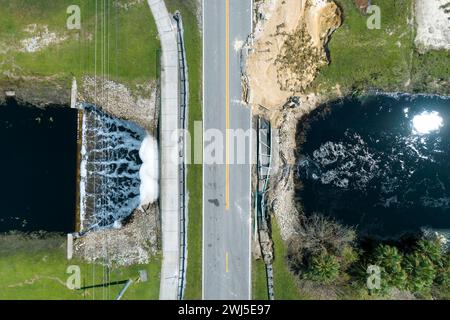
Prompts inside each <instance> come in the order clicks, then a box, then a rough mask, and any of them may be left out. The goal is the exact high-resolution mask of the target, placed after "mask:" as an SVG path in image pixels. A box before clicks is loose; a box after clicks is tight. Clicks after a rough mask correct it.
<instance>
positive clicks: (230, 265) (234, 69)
mask: <svg viewBox="0 0 450 320" xmlns="http://www.w3.org/2000/svg"><path fill="white" fill-rule="evenodd" d="M227 6H228V9H227ZM203 10H204V11H203V19H204V26H203V30H204V43H203V50H204V54H203V66H204V71H203V73H204V74H203V77H204V78H203V81H204V82H203V83H204V130H205V132H204V133H207V132H208V130H210V129H218V130H220V132H222V133H223V135H224V139H223V158H224V161H223V163H221V164H208V163H204V166H203V176H204V178H203V298H204V299H226V300H228V299H250V298H251V271H250V267H251V260H250V258H251V257H250V254H251V251H250V221H251V218H250V205H251V204H250V201H251V191H250V170H251V165H250V163H249V157H250V156H249V155H250V149H251V147H250V146H251V144H250V141H249V140H250V139H248V143H247V147H246V149H245V153H246V159H247V160H246V161H245V164H236V163H235V161H233V154H234V152H233V150H235V147H233V143H232V141H233V137H232V135H229V136H228V137H229V138H228V143H227V139H226V133H227V129H243V130H245V131H246V130H249V129H250V127H251V113H250V110H249V108H248V107H246V106H245V105H243V104H242V103H241V102H240V100H241V71H240V70H241V69H240V65H241V61H240V59H241V58H240V57H241V55H240V52H239V50H236V49H235V46H237V45H238V44H240V43H241V42H242V43H243V42H245V41H246V39H247V37H248V35H249V34H250V33H251V21H252V19H251V18H252V15H251V0H206V1H203ZM227 17H228V18H227ZM227 19H229V20H228V23H227ZM227 35H228V37H227ZM227 39H228V41H227ZM227 48H228V50H227ZM227 51H228V53H229V56H228V58H227ZM227 65H228V73H227ZM227 80H228V81H227ZM227 82H228V84H229V85H228V86H227V85H226V84H227ZM227 96H228V98H227ZM208 145H210V141H209V137H208V135H207V134H205V135H204V148H205V149H204V150H205V152H206V151H207V150H210V149H208V147H207V146H208ZM220 151H221V150H216V152H219V153H220ZM207 158H208V156H207V155H204V160H205V159H207ZM227 159H228V162H227ZM226 163H228V165H227V164H226Z"/></svg>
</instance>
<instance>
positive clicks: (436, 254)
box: [416, 239, 444, 268]
mask: <svg viewBox="0 0 450 320" xmlns="http://www.w3.org/2000/svg"><path fill="white" fill-rule="evenodd" d="M416 252H418V253H420V254H422V255H424V256H426V257H428V259H430V260H431V262H432V263H433V264H434V266H435V267H437V268H442V267H443V263H444V259H443V258H444V257H443V253H444V251H443V250H442V246H441V244H440V243H439V241H438V240H426V239H422V240H419V242H418V243H417V249H416Z"/></svg>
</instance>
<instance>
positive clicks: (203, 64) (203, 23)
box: [202, 0, 253, 300]
mask: <svg viewBox="0 0 450 320" xmlns="http://www.w3.org/2000/svg"><path fill="white" fill-rule="evenodd" d="M252 1H253V0H252ZM204 147H205V0H202V300H205V189H204V187H205V183H204V182H205V180H204V179H205V152H204V151H205V150H204Z"/></svg>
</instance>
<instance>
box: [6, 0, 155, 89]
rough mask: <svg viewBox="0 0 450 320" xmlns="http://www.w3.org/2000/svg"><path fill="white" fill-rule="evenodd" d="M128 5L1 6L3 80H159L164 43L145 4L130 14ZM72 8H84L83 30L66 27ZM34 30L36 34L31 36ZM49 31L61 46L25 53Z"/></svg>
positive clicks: (43, 0)
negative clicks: (26, 47)
mask: <svg viewBox="0 0 450 320" xmlns="http://www.w3.org/2000/svg"><path fill="white" fill-rule="evenodd" d="M123 3H126V1H121V0H117V1H113V0H108V1H101V0H58V1H54V0H39V1H34V0H14V1H10V0H0V7H1V8H2V10H1V11H0V25H1V26H2V27H1V28H0V61H2V63H0V78H1V77H5V72H6V73H7V74H10V75H14V76H33V77H36V78H39V77H51V78H52V79H55V78H56V79H59V78H61V79H66V78H68V77H72V76H76V77H77V78H80V77H82V76H84V75H92V76H94V75H106V76H108V77H109V78H110V79H112V80H115V81H118V82H122V83H124V84H127V85H129V86H132V85H134V84H139V83H143V82H144V81H148V80H149V79H155V78H156V75H157V68H156V65H157V54H158V50H159V48H160V42H159V39H158V35H157V30H156V25H155V23H154V19H153V16H152V14H151V12H150V9H149V7H148V4H147V2H146V1H143V2H142V3H138V4H134V5H132V6H130V7H129V8H128V9H125V8H124V7H123ZM70 5H78V6H79V7H80V13H81V15H80V18H81V29H80V30H69V29H68V28H67V26H66V22H67V19H68V18H69V14H68V13H67V8H68V7H69V6H70ZM33 25H36V26H37V29H36V30H37V31H35V32H34V33H33V32H32V33H30V32H28V31H26V29H27V28H28V29H31V30H32V29H33ZM45 28H46V29H47V30H48V33H49V34H50V33H52V34H54V35H53V37H54V38H55V37H56V38H57V39H59V40H58V41H54V40H53V42H51V43H50V44H48V45H47V46H44V47H42V48H41V49H40V50H37V51H35V52H24V45H23V41H24V40H27V39H28V40H29V39H31V38H33V37H38V36H39V34H41V35H42V32H44V33H45V30H46V29H45ZM61 39H62V40H61ZM38 42H40V43H41V42H42V40H38Z"/></svg>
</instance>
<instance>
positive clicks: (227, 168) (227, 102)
mask: <svg viewBox="0 0 450 320" xmlns="http://www.w3.org/2000/svg"><path fill="white" fill-rule="evenodd" d="M229 128H230V0H225V157H226V159H225V209H226V210H228V209H229V208H230V136H229Z"/></svg>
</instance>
